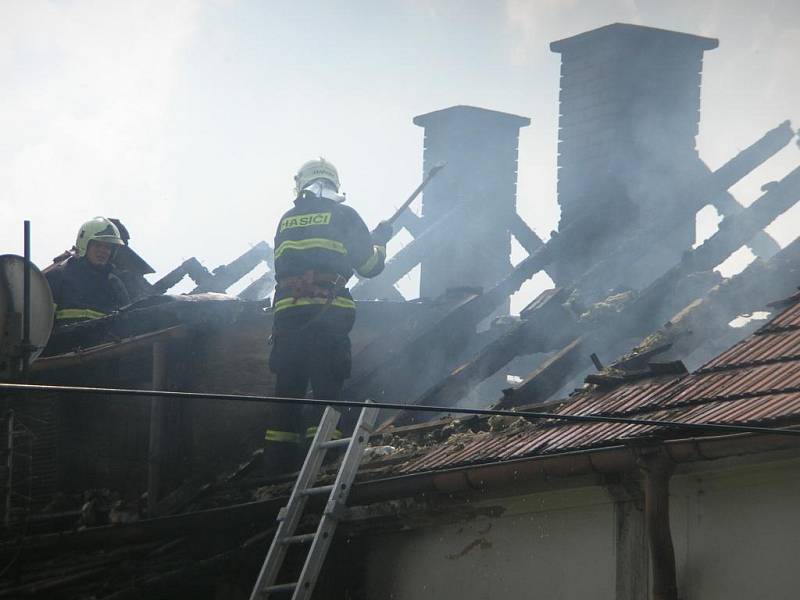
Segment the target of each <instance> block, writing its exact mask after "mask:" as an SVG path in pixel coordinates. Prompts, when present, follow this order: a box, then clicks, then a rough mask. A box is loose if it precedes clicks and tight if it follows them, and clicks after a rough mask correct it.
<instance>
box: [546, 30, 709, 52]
mask: <svg viewBox="0 0 800 600" xmlns="http://www.w3.org/2000/svg"><path fill="white" fill-rule="evenodd" d="M610 38H616V39H618V40H625V41H639V40H641V39H647V40H653V41H654V40H656V39H658V38H661V39H662V40H669V41H670V42H671V43H674V44H681V45H683V46H692V45H694V46H696V47H697V49H698V50H713V49H714V48H716V47H717V46H719V40H718V39H716V38H708V37H701V36H699V35H692V34H690V33H682V32H680V31H671V30H669V29H659V28H657V27H645V26H643V25H633V24H631V23H611V24H610V25H605V26H603V27H599V28H597V29H592V30H590V31H584V32H583V33H579V34H578V35H574V36H572V37H568V38H564V39H563V40H557V41H555V42H551V44H550V50H552V51H553V52H557V53H561V52H564V51H569V50H573V49H576V48H579V47H581V46H584V45H585V44H591V43H597V42H600V41H605V40H607V39H610Z"/></svg>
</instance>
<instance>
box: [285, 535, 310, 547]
mask: <svg viewBox="0 0 800 600" xmlns="http://www.w3.org/2000/svg"><path fill="white" fill-rule="evenodd" d="M315 537H317V534H316V533H305V534H303V535H291V536H289V537H285V538H283V543H284V544H307V543H309V542H313V541H314V538H315Z"/></svg>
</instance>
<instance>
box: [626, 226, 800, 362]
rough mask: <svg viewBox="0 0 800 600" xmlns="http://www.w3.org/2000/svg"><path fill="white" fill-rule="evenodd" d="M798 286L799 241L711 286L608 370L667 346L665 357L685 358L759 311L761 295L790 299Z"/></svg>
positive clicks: (761, 300)
mask: <svg viewBox="0 0 800 600" xmlns="http://www.w3.org/2000/svg"><path fill="white" fill-rule="evenodd" d="M798 282H800V238H798V239H796V240H795V241H794V242H792V243H791V244H789V245H788V246H786V248H784V249H783V250H781V251H780V252H779V253H778V254H776V255H775V256H773V257H772V258H771V259H770V260H768V261H764V260H760V259H759V260H756V261H754V262H752V263H751V264H750V265H749V266H748V267H747V268H746V269H745V270H744V271H742V272H741V273H739V274H737V275H735V276H733V277H731V278H730V279H728V280H726V281H724V282H723V283H721V284H719V285H717V286H715V287H714V288H713V289H712V290H711V291H710V292H709V293H708V295H706V296H705V297H703V298H698V299H697V300H695V301H693V302H692V303H691V304H689V305H688V306H686V307H685V308H684V309H683V310H681V311H680V312H678V313H677V314H676V315H675V316H673V317H672V318H671V319H670V320H669V321H667V322H666V324H665V325H663V326H662V327H660V328H659V329H657V330H656V331H654V332H653V333H651V334H650V335H649V336H648V337H646V338H645V339H644V340H642V342H641V343H640V344H639V345H638V346H637V347H636V348H634V349H633V350H632V351H631V352H629V353H628V354H626V355H624V356H622V357H620V358H619V359H617V361H615V362H614V363H613V364H612V366H616V365H617V364H619V363H624V362H626V361H630V360H632V359H634V358H635V357H637V356H639V355H641V354H646V353H647V352H648V351H649V350H650V349H651V348H654V347H657V346H664V345H669V346H670V348H669V350H668V351H667V356H670V357H674V358H681V357H686V356H689V355H690V354H691V353H692V352H694V351H695V350H697V349H698V348H699V347H700V346H702V345H703V344H706V343H707V342H709V341H713V340H715V339H717V338H719V337H720V336H722V335H724V334H726V333H727V332H729V331H730V327H729V326H728V323H730V321H731V320H733V319H734V318H735V317H736V316H737V315H740V314H745V313H749V312H752V311H754V310H757V309H758V308H761V307H762V306H763V303H764V299H765V294H768V295H769V296H770V297H775V298H781V297H786V296H789V295H791V294H792V293H793V292H794V291H795V289H796V285H797V283H798Z"/></svg>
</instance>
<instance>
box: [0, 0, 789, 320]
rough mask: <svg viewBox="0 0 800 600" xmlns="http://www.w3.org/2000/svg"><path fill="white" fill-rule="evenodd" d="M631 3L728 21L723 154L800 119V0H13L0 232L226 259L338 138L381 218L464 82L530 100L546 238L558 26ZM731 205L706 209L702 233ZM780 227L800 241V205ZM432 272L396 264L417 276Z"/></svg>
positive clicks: (667, 17) (639, 15) (5, 65)
mask: <svg viewBox="0 0 800 600" xmlns="http://www.w3.org/2000/svg"><path fill="white" fill-rule="evenodd" d="M613 22H628V23H635V24H640V25H647V26H653V27H662V28H666V29H674V30H678V31H684V32H687V33H693V34H697V35H703V36H708V37H714V38H718V39H719V40H720V45H719V48H717V49H716V50H713V51H709V52H707V53H706V55H705V60H704V70H703V85H702V109H701V124H700V135H699V137H698V149H699V152H700V156H701V158H702V159H703V160H705V161H706V163H707V164H708V165H709V166H710V167H711V168H712V169H713V168H716V167H718V166H720V165H721V164H723V163H724V162H725V161H726V160H728V159H729V158H731V157H732V156H733V155H735V154H736V153H737V152H738V151H740V150H742V149H743V148H745V147H746V146H748V145H749V144H751V143H752V142H753V141H755V140H756V139H758V138H759V137H761V135H763V133H764V132H766V131H767V130H768V129H771V128H773V127H775V126H777V125H778V124H779V123H780V122H782V121H784V120H786V119H793V122H794V125H795V127H798V126H800V77H798V76H797V74H798V73H799V72H800V68H798V67H800V3H797V2H794V1H783V0H772V1H770V0H761V1H758V2H755V1H749V0H748V1H744V0H694V1H687V0H675V1H673V2H670V3H664V2H656V1H651V0H646V1H636V0H595V1H588V0H535V1H533V0H529V1H525V0H496V1H493V0H484V1H475V0H382V1H381V2H374V1H372V2H371V1H366V0H348V1H346V2H342V1H338V2H334V1H317V2H307V1H302V0H300V1H293V2H277V1H270V0H262V1H244V0H242V1H238V0H203V1H200V0H172V1H171V2H162V1H150V0H139V1H137V2H130V1H129V2H117V1H111V0H107V1H100V0H96V1H90V0H72V1H69V2H67V1H59V2H45V1H37V0H21V1H17V0H0V85H1V86H2V87H1V88H0V89H2V91H3V92H2V94H0V132H2V135H0V220H1V221H2V228H0V254H2V253H16V254H21V251H22V221H23V219H30V220H31V221H32V234H33V258H34V261H35V262H36V263H37V264H38V265H39V266H42V267H43V266H46V265H47V264H49V262H50V259H51V258H52V257H53V256H55V255H57V254H59V253H60V252H61V251H63V250H65V249H67V248H69V247H70V246H71V245H72V243H73V241H74V237H75V234H76V233H77V230H78V227H79V226H80V224H81V223H82V222H83V221H85V220H87V219H89V218H92V217H94V216H96V215H104V216H110V217H116V218H120V219H122V221H123V222H124V223H125V224H126V226H127V227H128V229H129V230H130V232H131V236H132V239H131V245H132V246H133V247H134V248H135V249H136V250H137V251H138V252H139V253H140V254H141V255H142V256H143V257H145V258H146V259H147V260H148V261H149V262H150V263H151V264H152V266H153V267H154V268H155V269H156V271H157V272H158V273H160V274H163V273H165V272H166V271H168V270H170V269H172V268H174V267H175V266H177V265H178V264H180V262H182V261H183V260H184V259H186V258H189V257H190V256H196V257H197V258H198V259H200V261H201V262H203V263H204V264H205V266H206V267H208V268H214V267H216V266H218V265H220V264H223V263H227V262H230V261H231V260H232V259H234V258H235V257H237V256H239V255H240V254H241V253H243V252H244V251H246V250H247V249H248V248H249V247H251V246H252V245H254V244H256V243H258V242H259V241H260V240H267V241H270V242H271V238H272V236H273V234H274V229H275V224H276V222H277V220H278V218H279V217H280V215H281V214H282V213H283V212H284V211H285V210H287V209H288V207H289V206H290V203H291V200H292V187H293V182H292V176H293V174H294V172H295V171H296V169H297V167H298V166H299V165H300V164H302V163H303V162H304V161H305V160H308V159H309V158H314V157H316V156H320V155H321V156H324V157H326V158H327V159H329V160H330V161H332V162H333V163H334V164H335V165H336V166H337V167H338V169H339V172H340V175H341V179H342V188H343V190H344V191H346V192H347V196H348V202H349V203H350V204H351V205H352V206H353V207H354V208H356V209H357V210H358V211H359V212H360V213H361V214H362V216H363V217H364V220H365V221H366V222H367V224H368V225H370V226H374V225H375V224H377V222H378V221H379V220H381V219H382V218H386V217H387V216H388V215H390V214H391V213H392V212H393V210H394V207H396V206H397V205H399V204H400V203H401V202H402V201H403V200H404V199H405V198H406V197H407V196H408V194H409V193H410V192H411V191H412V190H413V189H414V187H416V185H417V184H418V183H419V180H420V179H421V177H422V129H420V128H419V127H416V126H415V125H413V124H412V118H413V117H414V116H415V115H418V114H422V113H426V112H430V111H433V110H438V109H441V108H445V107H448V106H452V105H457V104H468V105H474V106H480V107H484V108H489V109H493V110H499V111H504V112H510V113H514V114H519V115H524V116H527V117H530V118H531V120H532V123H531V125H530V126H529V127H527V128H524V129H522V130H521V136H520V145H519V153H520V156H519V182H518V210H519V212H520V214H521V215H522V216H523V217H524V218H525V219H526V220H527V221H528V223H529V224H530V225H531V226H532V227H533V229H534V230H536V231H537V233H538V234H539V235H540V236H541V237H543V238H545V239H546V238H548V237H549V235H550V232H551V231H552V230H554V229H556V228H557V224H558V217H559V209H558V204H557V199H556V176H557V173H556V158H557V155H556V151H557V150H556V146H557V132H558V89H559V88H558V77H559V67H560V58H559V55H558V54H554V53H552V52H551V51H550V50H549V43H550V42H551V41H554V40H558V39H562V38H565V37H569V36H571V35H575V34H577V33H580V32H582V31H586V30H588V29H592V28H595V27H600V26H603V25H606V24H608V23H613ZM798 165H800V149H798V147H797V146H796V145H795V144H792V145H790V147H788V148H786V149H785V150H783V151H782V152H781V153H780V154H779V155H777V156H776V157H775V158H774V159H773V160H771V161H769V162H768V163H767V164H766V165H765V166H764V167H762V168H761V169H759V170H758V171H756V172H754V173H753V174H752V175H751V176H749V177H748V178H746V179H745V180H743V181H742V182H740V183H739V184H737V185H736V186H735V187H734V188H732V190H731V191H732V192H733V193H734V195H735V196H736V197H737V199H738V200H739V201H740V202H742V203H743V204H749V203H750V202H752V201H753V200H754V199H755V198H757V197H758V195H759V194H760V193H761V192H760V191H759V189H760V186H761V185H762V184H764V183H765V182H768V181H771V180H776V179H780V178H781V177H783V176H784V175H785V174H787V173H788V172H789V171H790V170H792V169H793V168H795V167H797V166H798ZM717 220H718V219H717V216H716V214H715V212H714V211H713V210H706V211H703V213H702V214H701V216H700V218H699V222H698V225H699V235H700V236H701V237H704V236H707V235H709V234H710V233H711V232H713V229H714V227H715V224H716V222H717ZM768 231H769V232H770V233H771V234H773V235H774V236H775V238H776V239H777V240H778V242H779V243H780V244H781V245H786V244H787V243H789V242H791V241H792V240H793V239H794V238H795V237H796V236H797V235H798V233H800V209H797V208H796V209H793V210H792V211H790V212H789V213H786V214H785V215H783V216H782V217H781V218H780V219H779V220H777V221H776V222H775V223H773V224H772V225H771V226H770V228H769V229H768ZM408 239H409V237H408V236H407V235H400V236H398V239H397V240H396V241H395V242H394V243H393V246H390V252H391V251H392V250H393V249H394V250H396V249H397V248H398V247H399V246H400V245H401V244H403V243H406V242H407V241H408ZM515 258H516V260H518V259H519V258H521V255H520V254H519V251H516V257H515ZM747 260H748V252H747V251H744V250H743V251H742V252H740V253H738V254H737V256H736V257H735V259H733V260H732V261H729V263H730V264H726V265H725V266H724V268H725V272H726V274H729V273H733V272H736V270H739V269H741V268H743V267H744V266H745V265H746V264H747ZM253 277H255V275H253ZM250 279H252V277H251V278H247V279H246V280H245V281H243V282H242V285H245V284H246V283H248V282H249V280H250ZM547 283H548V282H547V281H546V277H545V276H540V277H538V278H536V279H535V280H534V281H533V282H532V283H531V284H529V285H528V286H526V288H524V290H523V292H522V293H521V294H520V295H519V297H518V298H515V301H514V305H513V306H514V307H516V308H519V307H520V306H522V305H524V304H525V302H526V301H527V300H529V299H530V297H531V296H532V295H533V294H534V293H536V292H537V291H538V290H540V289H541V288H542V287H543V286H546V285H547ZM414 286H415V281H414V279H413V277H410V278H406V279H405V280H403V281H401V282H400V285H399V287H400V289H401V290H402V291H403V292H405V293H406V294H407V297H413V296H414V295H415V294H414V291H415V290H414Z"/></svg>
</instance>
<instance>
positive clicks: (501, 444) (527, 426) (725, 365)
mask: <svg viewBox="0 0 800 600" xmlns="http://www.w3.org/2000/svg"><path fill="white" fill-rule="evenodd" d="M553 412H555V413H557V414H561V415H584V416H585V415H606V416H623V415H624V416H635V417H637V418H641V419H653V420H669V421H676V422H680V423H694V424H703V423H717V424H729V425H759V424H760V425H770V424H774V423H776V422H780V423H782V424H784V423H793V422H800V302H797V303H796V304H793V305H792V306H789V307H788V308H786V309H785V310H784V311H783V312H781V313H780V314H778V315H777V316H776V317H775V318H774V319H773V320H772V321H770V322H769V323H767V324H766V325H765V326H764V327H762V328H761V329H760V330H759V331H758V332H756V333H755V334H753V335H751V336H750V337H748V338H747V339H745V340H743V341H742V342H739V343H738V344H736V345H735V346H733V347H732V348H730V349H729V350H727V351H725V352H723V353H722V354H720V355H719V356H718V357H716V358H715V359H713V360H712V361H710V362H709V363H707V364H706V365H704V366H703V367H702V368H701V369H699V370H698V371H697V372H695V373H693V374H691V375H684V376H680V377H672V378H667V379H664V378H662V379H660V380H649V381H646V382H637V383H630V384H624V385H621V386H618V387H616V388H614V389H611V390H605V391H602V390H594V391H589V392H580V393H578V394H575V395H574V396H572V397H571V398H570V399H569V400H567V401H565V402H564V403H562V404H561V405H559V406H558V407H557V408H555V409H554V410H553ZM680 435H685V433H679V432H676V431H674V430H670V428H667V427H659V426H649V425H634V424H625V423H564V422H559V421H555V420H552V419H551V420H547V421H539V422H536V423H523V424H521V425H520V424H519V423H517V424H515V425H514V426H511V427H509V428H508V429H506V430H501V431H479V432H477V433H474V434H471V435H470V434H466V435H463V434H462V435H458V436H456V437H454V438H452V439H451V440H448V441H446V442H444V443H441V444H438V445H436V446H434V447H432V448H431V449H430V450H429V451H427V452H426V453H425V454H424V455H422V456H417V457H416V458H413V459H411V460H409V461H408V462H407V463H406V464H404V465H401V466H400V467H399V470H400V472H402V473H414V472H421V471H430V470H439V469H445V468H451V467H456V466H462V465H467V464H476V463H487V462H496V461H502V460H509V459H514V458H523V457H526V456H532V455H538V454H552V453H557V452H566V451H573V450H581V449H588V448H597V447H602V446H609V445H618V444H620V443H624V442H625V441H627V440H631V439H633V438H643V437H648V436H657V437H660V438H663V437H676V436H680Z"/></svg>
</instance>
